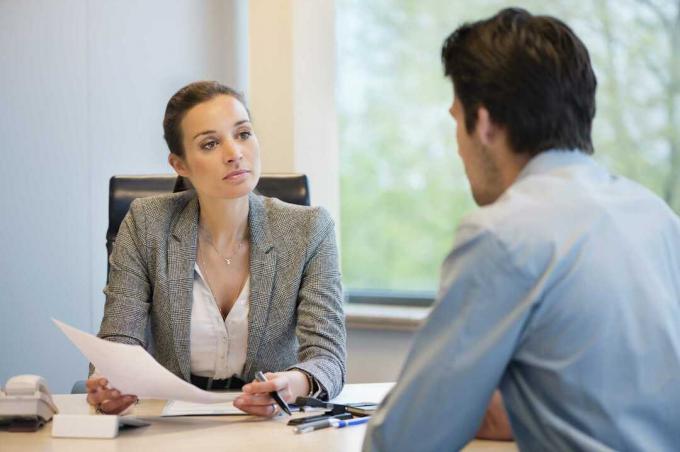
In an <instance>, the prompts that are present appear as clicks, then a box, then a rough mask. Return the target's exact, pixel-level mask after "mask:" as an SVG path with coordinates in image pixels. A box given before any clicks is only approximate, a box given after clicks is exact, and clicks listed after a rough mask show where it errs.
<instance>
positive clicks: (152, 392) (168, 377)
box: [52, 319, 234, 403]
mask: <svg viewBox="0 0 680 452" xmlns="http://www.w3.org/2000/svg"><path fill="white" fill-rule="evenodd" d="M52 321H53V322H54V323H55V324H56V325H57V326H58V327H59V329H60V330H61V331H62V332H63V333H64V334H65V335H66V337H68V338H69V339H70V340H71V342H73V344H74V345H75V346H76V347H77V348H78V349H79V350H80V351H81V353H82V354H83V355H85V357H86V358H87V359H89V360H90V362H91V363H92V364H94V366H95V367H96V368H97V373H99V374H101V375H103V376H105V377H106V379H107V380H109V385H110V386H111V387H113V388H116V389H118V390H119V391H120V392H121V393H123V394H134V395H136V396H137V397H139V398H140V399H164V400H182V401H185V402H196V403H218V402H229V403H231V401H232V400H233V397H234V396H233V393H220V392H208V391H204V390H202V389H199V388H197V387H196V386H194V385H192V384H191V383H188V382H186V381H184V380H182V379H181V378H179V377H177V376H176V375H175V374H173V373H172V372H170V371H169V370H167V369H166V368H165V367H163V366H162V365H160V364H159V363H158V362H157V361H156V360H155V359H154V358H153V356H151V355H150V354H149V353H147V351H146V350H144V349H143V348H142V347H141V346H139V345H128V344H119V343H117V342H111V341H107V340H104V339H100V338H98V337H96V336H93V335H91V334H88V333H86V332H84V331H80V330H79V329H77V328H73V327H72V326H69V325H66V324H65V323H63V322H60V321H59V320H56V319H52Z"/></svg>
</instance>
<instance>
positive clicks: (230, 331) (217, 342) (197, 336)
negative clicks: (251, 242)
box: [191, 265, 250, 380]
mask: <svg viewBox="0 0 680 452" xmlns="http://www.w3.org/2000/svg"><path fill="white" fill-rule="evenodd" d="M249 287H250V278H248V279H247V280H246V282H245V284H244V286H243V289H242V290H241V293H240V294H239V296H238V298H237V300H236V302H235V303H234V305H233V306H232V308H231V310H230V311H229V313H228V314H227V317H226V319H222V314H221V313H220V310H219V308H218V307H217V303H216V302H215V298H214V297H213V294H212V292H211V290H210V287H209V286H208V284H207V283H206V282H205V279H204V278H203V274H202V273H201V270H200V269H199V267H198V265H195V267H194V287H193V304H192V306H191V373H192V374H194V375H198V376H201V377H212V378H213V379H216V380H222V379H225V378H229V377H231V376H233V375H237V376H241V374H242V373H243V366H244V365H245V362H246V352H247V349H248V293H249Z"/></svg>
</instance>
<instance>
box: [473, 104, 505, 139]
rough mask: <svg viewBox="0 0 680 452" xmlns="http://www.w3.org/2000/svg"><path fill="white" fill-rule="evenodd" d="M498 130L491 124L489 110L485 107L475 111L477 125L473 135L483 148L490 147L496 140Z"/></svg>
mask: <svg viewBox="0 0 680 452" xmlns="http://www.w3.org/2000/svg"><path fill="white" fill-rule="evenodd" d="M499 132H500V128H499V127H498V126H497V125H496V124H495V123H494V122H493V120H492V119H491V115H490V114H489V110H487V109H486V108H485V107H483V106H482V107H479V108H478V109H477V124H476V127H475V134H476V135H477V138H478V139H479V141H480V142H481V143H482V144H483V145H484V146H491V145H492V144H493V143H494V141H496V139H497V138H498V133H499Z"/></svg>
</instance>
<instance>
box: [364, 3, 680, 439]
mask: <svg viewBox="0 0 680 452" xmlns="http://www.w3.org/2000/svg"><path fill="white" fill-rule="evenodd" d="M442 61H443V63H444V68H445V74H446V75H447V76H449V77H450V78H451V80H452V82H453V87H454V101H453V105H452V107H451V109H450V113H451V115H452V116H453V118H454V120H455V122H456V123H457V141H458V150H459V153H460V156H461V158H462V160H463V163H464V166H465V170H466V174H467V176H468V179H469V182H470V186H471V188H472V194H473V196H474V199H475V201H476V202H477V203H478V204H479V205H480V206H482V207H481V209H479V210H477V211H476V212H474V213H472V214H470V215H468V216H467V217H466V218H465V219H464V220H463V221H462V222H461V224H460V226H459V227H458V230H457V233H456V241H455V244H454V248H453V250H452V251H451V253H450V254H449V256H448V257H447V258H446V260H445V261H444V264H443V267H442V274H441V286H440V290H439V293H438V296H437V301H436V303H435V305H434V307H433V310H432V313H431V315H430V316H429V318H428V320H427V322H426V324H425V325H424V327H423V328H422V330H421V331H420V332H419V333H418V335H417V337H416V338H415V340H414V344H413V348H412V350H411V352H410V354H409V356H408V358H407V360H406V363H405V366H404V369H403V371H402V374H401V376H400V379H399V382H398V384H397V385H396V386H395V388H394V390H393V391H392V392H391V393H390V394H389V396H388V397H387V399H386V400H385V401H384V402H383V404H382V406H381V408H380V409H379V410H378V412H377V413H376V415H375V416H374V418H373V419H372V420H371V423H370V424H369V428H368V431H367V435H366V440H365V444H364V450H365V451H374V450H376V451H377V450H380V451H391V452H392V451H435V450H436V451H444V450H446V451H448V450H457V449H459V448H461V447H463V446H464V445H465V444H466V443H467V442H468V441H469V440H470V439H472V438H473V436H474V435H475V432H476V431H477V429H478V428H479V426H480V423H481V421H482V418H483V416H484V414H485V407H486V406H487V405H488V404H489V400H490V399H491V397H492V394H493V393H494V390H495V389H496V388H500V391H501V393H502V400H503V403H504V404H505V408H506V409H507V414H508V416H509V420H510V425H511V427H512V432H513V433H514V437H515V440H516V441H517V444H518V446H519V447H520V449H523V450H524V449H526V450H565V451H572V450H654V451H663V450H678V448H679V447H680V221H679V220H678V218H677V216H676V215H674V214H673V213H672V211H671V210H670V209H669V208H668V207H667V206H666V205H665V204H664V203H663V201H661V200H660V199H659V198H658V197H657V196H655V195H654V194H652V193H651V192H649V191H648V190H646V189H644V188H642V187H640V186H639V185H637V184H635V183H633V182H630V181H628V180H626V179H624V178H621V177H617V176H614V175H611V174H609V173H608V172H607V171H606V170H605V169H604V168H603V167H602V166H600V165H599V164H598V163H596V162H595V161H594V160H593V159H592V158H591V157H590V155H589V154H592V152H593V146H592V142H591V136H590V132H591V123H592V120H593V117H594V114H595V87H596V80H595V75H594V73H593V70H592V68H591V64H590V59H589V56H588V51H587V50H586V48H585V46H584V45H583V43H582V42H581V41H580V40H579V39H578V38H577V37H576V36H575V35H574V33H573V32H572V31H571V30H570V29H569V27H567V26H566V25H565V24H564V23H562V22H560V21H559V20H557V19H554V18H551V17H545V16H533V15H531V14H529V13H528V12H526V11H524V10H519V9H506V10H503V11H501V12H499V13H498V14H497V15H495V16H494V17H492V18H490V19H488V20H483V21H480V22H475V23H472V24H466V25H463V26H462V27H460V28H459V29H457V30H456V31H455V32H454V33H453V34H451V36H449V37H448V39H447V40H446V41H445V43H444V46H443V49H442ZM494 398H495V399H499V398H498V397H494ZM500 406H501V404H500V402H499V400H496V401H495V402H494V403H492V404H491V407H492V409H491V411H490V412H489V413H488V416H487V418H486V420H487V421H488V420H489V419H491V420H492V422H491V423H492V424H493V421H494V420H495V422H496V423H498V421H499V420H500V421H501V423H500V425H498V424H497V425H498V426H499V427H502V420H503V415H502V410H500V409H499V407H500ZM492 430H493V427H492ZM487 433H488V432H487Z"/></svg>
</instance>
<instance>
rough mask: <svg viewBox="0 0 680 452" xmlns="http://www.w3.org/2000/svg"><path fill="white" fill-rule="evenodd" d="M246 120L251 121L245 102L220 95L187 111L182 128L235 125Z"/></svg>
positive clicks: (191, 129) (193, 128) (189, 130)
mask: <svg viewBox="0 0 680 452" xmlns="http://www.w3.org/2000/svg"><path fill="white" fill-rule="evenodd" d="M244 120H245V121H249V118H248V112H247V110H246V108H245V107H244V106H243V104H242V103H241V102H240V101H239V100H238V99H236V98H235V97H232V96H227V95H219V96H215V97H213V98H212V99H210V100H207V101H205V102H201V103H200V104H198V105H196V106H194V107H192V108H191V109H190V110H189V111H187V113H186V115H185V116H184V119H183V120H182V128H183V129H184V130H185V131H186V132H191V131H194V130H198V129H204V128H206V127H210V128H218V127H219V128H221V127H234V126H235V125H238V124H239V123H243V121H244Z"/></svg>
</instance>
